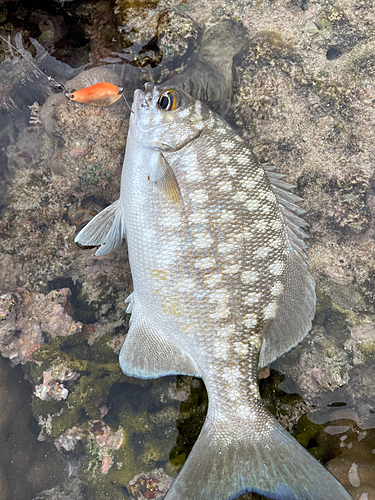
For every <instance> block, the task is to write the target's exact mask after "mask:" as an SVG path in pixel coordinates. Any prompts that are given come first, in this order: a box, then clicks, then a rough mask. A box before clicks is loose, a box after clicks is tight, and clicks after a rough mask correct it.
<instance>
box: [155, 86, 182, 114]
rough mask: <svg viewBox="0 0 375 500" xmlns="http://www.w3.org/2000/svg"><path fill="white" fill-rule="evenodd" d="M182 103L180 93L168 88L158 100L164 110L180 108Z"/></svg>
mask: <svg viewBox="0 0 375 500" xmlns="http://www.w3.org/2000/svg"><path fill="white" fill-rule="evenodd" d="M181 104H182V100H181V99H180V97H179V95H178V93H177V92H176V91H175V90H172V89H169V90H166V91H165V92H164V93H163V94H162V95H161V96H160V97H159V100H158V106H159V109H162V110H163V111H174V110H175V109H178V108H179V107H180V106H181Z"/></svg>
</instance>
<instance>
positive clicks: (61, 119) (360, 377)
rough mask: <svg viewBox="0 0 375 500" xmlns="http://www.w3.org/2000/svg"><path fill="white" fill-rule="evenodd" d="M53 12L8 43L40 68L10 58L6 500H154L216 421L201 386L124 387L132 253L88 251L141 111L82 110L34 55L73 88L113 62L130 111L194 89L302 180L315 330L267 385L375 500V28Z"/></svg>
mask: <svg viewBox="0 0 375 500" xmlns="http://www.w3.org/2000/svg"><path fill="white" fill-rule="evenodd" d="M45 9H46V6H45V5H43V6H42V5H41V6H40V8H39V7H38V6H36V5H35V3H31V2H7V3H5V4H2V6H1V8H0V16H1V17H0V19H1V23H2V25H1V27H0V34H1V35H2V36H4V37H7V36H8V35H10V36H11V41H12V43H13V44H17V43H20V40H22V42H23V44H24V47H25V49H26V50H27V53H25V57H24V58H21V57H20V56H19V54H17V52H15V51H14V50H13V53H12V52H11V51H10V50H9V47H7V46H6V45H5V44H4V43H2V44H1V46H0V56H1V59H0V62H1V66H0V88H1V100H0V145H1V147H0V292H1V293H2V294H8V295H6V297H5V298H3V302H2V316H1V320H2V323H1V324H0V328H1V330H0V350H1V353H2V355H3V356H4V359H3V358H1V376H2V379H3V382H2V384H1V386H2V387H3V388H6V390H2V391H1V392H0V397H1V408H2V410H1V419H0V424H1V426H0V432H1V436H2V438H1V439H2V447H1V448H2V457H3V459H2V460H0V498H1V499H4V500H13V499H14V500H16V499H17V500H29V499H30V500H31V499H33V498H35V499H39V500H42V499H47V498H48V499H49V498H69V499H73V498H77V499H81V498H82V499H83V498H88V499H89V500H96V499H97V498H98V499H104V498H111V499H112V500H113V499H117V498H118V499H122V498H128V497H129V495H133V496H131V498H142V497H140V496H136V495H137V494H138V493H137V492H136V491H135V490H136V489H137V485H136V486H133V489H131V488H130V491H131V492H130V493H129V490H128V489H127V486H128V484H129V482H130V481H131V480H132V479H133V478H134V477H135V476H136V475H138V474H141V473H145V474H147V475H148V476H146V478H145V479H142V478H138V489H139V488H140V489H142V488H144V483H145V482H146V481H147V477H148V479H149V481H151V483H153V482H155V483H157V484H159V486H160V488H162V487H164V488H165V490H166V489H167V488H168V486H169V482H168V481H169V479H168V477H166V476H164V475H163V474H164V473H166V474H167V475H168V476H169V477H173V476H175V475H176V474H177V472H178V470H179V468H180V467H181V465H182V464H183V462H184V460H185V458H186V456H187V454H188V453H189V451H190V450H191V448H192V446H193V444H194V441H195V439H196V438H197V436H198V434H199V431H200V428H201V426H202V424H203V421H204V417H205V413H206V410H207V396H206V393H205V390H204V387H203V384H202V382H201V381H199V380H197V379H194V378H190V377H178V378H166V379H161V380H157V381H139V380H135V379H127V378H126V377H125V376H124V375H122V374H121V372H120V370H119V367H118V362H117V359H118V356H117V355H118V351H119V347H120V346H121V343H122V341H123V338H124V335H125V333H126V331H127V328H128V315H127V314H126V313H125V306H124V304H123V301H124V299H125V298H126V297H127V295H128V294H129V293H130V291H131V287H132V285H131V277H130V271H129V266H128V262H127V254H126V249H125V248H124V247H125V246H123V248H121V249H120V251H118V252H117V253H115V254H111V255H110V256H108V257H102V258H96V257H94V252H95V250H92V249H82V248H77V247H76V246H75V244H74V241H73V240H74V236H75V234H76V232H77V231H78V230H79V229H80V228H81V227H83V225H84V224H85V222H86V221H88V220H90V219H91V218H92V217H93V216H94V215H95V214H96V213H97V212H98V211H100V210H101V209H102V208H104V207H105V206H107V205H108V204H109V203H112V202H113V201H114V200H115V199H117V197H118V192H119V179H120V173H121V166H122V159H123V154H124V149H125V140H126V132H127V124H128V116H129V112H128V110H127V108H126V105H125V103H124V102H123V101H122V100H121V101H119V102H117V103H116V104H114V105H113V106H111V107H108V108H92V107H82V106H80V105H79V104H76V103H67V102H66V100H65V98H63V96H61V95H58V94H56V93H55V94H54V90H53V88H51V85H50V83H49V81H48V79H47V78H44V77H43V76H42V75H38V73H37V72H36V71H35V69H34V67H33V66H32V65H31V64H30V63H28V62H27V57H28V56H27V54H28V53H29V54H31V56H32V57H33V59H32V61H33V62H34V64H37V65H38V67H40V68H41V69H42V70H43V71H44V72H45V73H46V74H47V75H48V76H52V77H53V78H54V79H55V80H57V81H58V82H61V83H64V84H65V83H66V82H67V81H69V80H71V79H72V78H73V77H74V76H76V74H79V73H80V72H81V70H82V68H81V69H77V70H76V71H74V70H73V69H72V68H80V67H82V66H83V65H86V64H87V63H91V66H90V67H96V66H98V65H100V64H103V63H106V64H108V65H110V69H111V70H113V71H115V73H116V75H117V76H116V75H115V76H114V77H113V78H120V80H121V82H122V83H123V85H124V86H125V94H126V96H127V97H128V98H129V99H131V96H132V92H133V90H134V89H135V88H137V87H140V86H141V85H142V83H143V82H145V81H148V80H151V81H154V82H157V83H159V82H164V81H168V82H169V83H171V84H172V83H173V84H176V85H181V86H183V87H184V89H185V90H186V91H188V92H191V93H192V94H193V95H194V96H195V97H196V98H199V99H201V100H203V101H204V102H206V103H207V104H208V105H210V106H211V107H212V108H213V109H214V110H216V111H218V112H219V113H220V114H222V115H223V116H224V117H225V118H226V119H227V120H228V121H229V122H230V123H231V124H232V125H233V126H235V127H236V128H237V129H238V130H239V132H240V133H241V134H242V135H243V137H244V138H245V139H246V140H248V141H249V142H250V144H251V145H252V147H253V148H254V151H255V153H256V154H257V156H258V157H259V159H260V161H262V162H270V163H271V164H273V165H275V166H276V169H277V171H278V172H282V173H285V174H288V180H290V181H291V182H293V183H294V184H295V185H296V186H297V188H296V190H295V193H296V194H297V195H299V196H301V197H303V198H304V202H302V203H301V206H303V207H304V208H305V209H306V210H308V212H307V213H306V214H305V215H304V218H305V219H306V220H307V221H308V222H309V223H310V230H309V232H310V236H311V238H310V242H309V243H310V248H309V249H308V253H309V262H310V268H311V271H312V273H313V275H314V278H315V279H316V281H317V287H318V288H317V290H318V306H317V315H316V319H315V323H314V326H313V330H312V333H311V334H310V335H309V336H308V337H307V338H306V339H305V340H304V341H303V342H302V343H301V344H300V345H299V346H297V347H296V348H295V349H293V350H292V351H290V353H288V354H286V355H285V356H283V357H282V358H281V359H280V360H278V361H277V362H276V363H275V366H274V368H276V369H277V371H275V370H272V371H271V372H269V371H267V370H264V371H262V373H261V377H262V378H261V381H260V385H261V391H262V395H263V397H264V399H265V401H266V403H267V405H268V407H269V408H270V409H271V411H272V412H273V413H274V414H275V416H277V417H278V418H279V420H280V421H281V422H282V423H283V425H284V426H285V427H286V428H288V430H289V431H290V432H292V433H293V434H294V435H295V437H296V438H297V439H298V440H299V441H300V442H301V443H302V444H303V445H304V446H305V447H306V448H308V449H309V450H310V451H311V452H312V453H313V454H314V455H315V456H316V457H317V458H318V459H319V460H321V461H322V462H323V463H325V464H326V465H327V467H328V468H329V470H331V472H332V473H333V474H335V475H336V476H337V477H338V478H339V479H340V481H342V483H343V484H344V485H345V487H347V488H348V490H349V491H350V493H351V494H352V496H353V498H355V499H360V500H366V499H367V500H371V499H374V498H375V489H374V486H373V485H374V484H375V454H374V453H373V451H374V450H375V433H374V428H375V417H374V415H375V385H374V380H375V377H374V375H375V373H374V369H375V363H374V352H375V309H374V298H375V296H374V283H373V280H374V276H375V274H374V269H375V260H374V255H375V252H374V250H375V248H374V245H375V243H374V239H375V227H374V224H373V211H374V202H373V200H374V196H373V178H374V165H373V158H374V151H373V148H374V144H375V141H374V137H373V132H372V130H373V126H372V124H373V115H374V111H375V108H374V103H375V96H374V80H373V77H374V75H373V68H372V66H373V65H372V59H371V58H372V57H373V56H372V53H373V48H374V47H373V44H374V41H373V36H372V31H371V30H372V26H373V25H374V24H375V15H374V14H373V13H372V10H371V9H368V7H367V4H366V3H365V2H362V3H361V2H355V1H348V2H340V1H337V2H331V3H330V2H323V1H322V2H319V1H317V2H311V1H310V2H309V1H308V2H305V1H303V2H288V1H278V2H266V1H264V2H258V3H257V4H254V5H253V4H252V3H250V2H238V1H237V2H230V0H228V1H227V2H216V1H214V0H210V1H209V2H207V3H206V4H205V6H204V7H202V6H200V5H199V4H198V3H197V2H193V1H191V2H190V1H186V2H181V3H178V2H173V1H167V0H165V1H160V2H122V1H121V0H118V1H117V2H115V3H111V2H106V1H101V2H91V3H87V4H80V3H78V2H65V3H60V2H55V3H54V4H52V5H50V6H49V7H48V9H49V10H48V11H47V10H45ZM16 34H20V35H21V37H20V38H19V39H16V38H15V35H16ZM30 37H32V38H34V39H36V40H37V41H38V42H39V43H40V44H41V45H42V46H43V47H44V48H45V49H46V52H45V53H44V52H43V51H42V50H41V49H40V52H39V53H38V52H37V50H36V47H35V46H34V45H33V44H32V43H30V41H29V39H30ZM17 46H18V48H19V49H20V50H21V51H22V50H23V48H22V46H20V45H17ZM48 54H49V56H48ZM31 56H29V57H31ZM57 61H61V62H62V63H64V64H65V65H64V66H63V65H59V64H58V63H57ZM116 84H117V83H116ZM82 86H83V85H82ZM73 88H75V87H73ZM51 95H55V97H53V98H52V99H51V97H50V96H51ZM60 97H61V98H62V99H60ZM47 98H49V99H50V100H49V101H48V102H49V104H48V105H47V106H46V107H45V108H44V116H43V112H42V111H41V107H42V106H43V105H44V104H45V102H46V100H47ZM68 104H69V106H68ZM46 110H47V112H46ZM15 365H17V366H16V368H14V369H11V368H10V366H15ZM43 372H44V373H43ZM280 373H282V374H283V375H280ZM284 377H285V378H284ZM23 378H25V379H26V381H25V380H23ZM282 379H284V380H283V381H282ZM18 388H19V390H18ZM30 388H31V389H30ZM283 391H286V392H283ZM32 393H35V394H34V395H33V394H32ZM288 393H291V394H288ZM306 413H308V416H309V419H310V420H309V419H308V418H307V417H306ZM20 414H22V418H19V415H20ZM16 421H17V424H15V422H16ZM57 450H59V451H57ZM20 464H22V467H21V465H20ZM160 468H161V469H163V471H160V470H158V472H155V473H154V476H150V473H151V471H153V470H155V469H160ZM78 478H79V479H78ZM66 479H68V481H67V482H64V480H66ZM52 488H54V491H52V492H50V493H41V492H42V491H44V492H45V491H46V490H51V489H52ZM38 493H39V495H38ZM58 494H60V497H58ZM247 497H248V498H250V497H251V495H248V496H247ZM255 497H256V496H255V495H253V496H252V498H255ZM143 498H144V497H143ZM155 498H157V497H155Z"/></svg>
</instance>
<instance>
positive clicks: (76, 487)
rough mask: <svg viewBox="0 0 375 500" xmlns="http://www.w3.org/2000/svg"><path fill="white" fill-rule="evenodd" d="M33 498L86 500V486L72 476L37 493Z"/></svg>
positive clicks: (37, 499) (38, 499)
mask: <svg viewBox="0 0 375 500" xmlns="http://www.w3.org/2000/svg"><path fill="white" fill-rule="evenodd" d="M33 500H88V496H87V488H86V485H85V483H84V482H83V481H80V480H79V479H78V478H76V477H74V478H71V479H69V481H66V482H64V483H63V484H62V485H59V486H56V488H51V489H49V490H45V491H42V492H41V493H38V494H37V495H36V496H35V497H34V498H33Z"/></svg>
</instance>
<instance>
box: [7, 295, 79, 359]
mask: <svg viewBox="0 0 375 500" xmlns="http://www.w3.org/2000/svg"><path fill="white" fill-rule="evenodd" d="M70 293H71V292H70V290H69V289H67V288H66V289H62V290H60V291H57V290H55V291H53V292H50V293H49V294H48V296H45V295H43V294H33V293H31V292H28V291H27V290H26V289H18V290H17V291H16V292H15V293H9V294H6V295H4V296H2V297H1V298H0V308H1V313H0V314H1V315H0V319H1V323H0V351H1V354H2V355H3V356H5V357H7V358H9V359H10V360H11V361H12V363H14V364H19V363H21V364H24V363H26V362H27V361H29V362H32V361H34V360H33V358H32V354H33V352H34V351H36V350H37V349H40V348H41V347H42V345H43V344H44V341H45V335H50V336H51V337H56V336H67V335H72V334H76V333H79V332H80V331H81V330H82V323H80V322H75V321H73V319H72V317H71V316H70V314H69V313H68V312H67V309H68V310H69V309H70V307H71V306H70V304H69V302H68V297H69V296H70Z"/></svg>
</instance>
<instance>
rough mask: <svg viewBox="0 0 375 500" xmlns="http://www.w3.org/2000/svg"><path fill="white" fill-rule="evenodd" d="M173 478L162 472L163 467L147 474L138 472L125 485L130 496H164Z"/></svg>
mask: <svg viewBox="0 0 375 500" xmlns="http://www.w3.org/2000/svg"><path fill="white" fill-rule="evenodd" d="M172 482H173V478H171V477H169V476H168V475H167V474H165V473H164V471H163V469H154V470H153V471H151V472H150V473H149V474H138V475H137V476H135V478H134V479H132V480H131V481H130V483H129V485H128V487H127V489H128V492H129V494H130V498H133V499H134V500H146V499H148V498H155V500H156V499H159V500H162V499H163V498H165V496H166V494H167V492H168V490H169V488H170V487H171V485H172Z"/></svg>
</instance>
